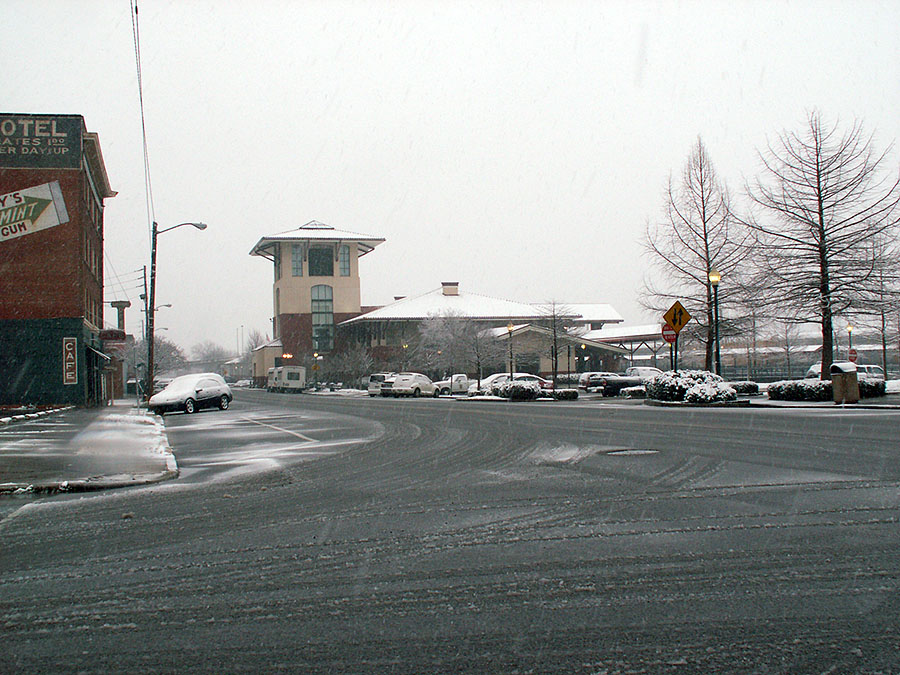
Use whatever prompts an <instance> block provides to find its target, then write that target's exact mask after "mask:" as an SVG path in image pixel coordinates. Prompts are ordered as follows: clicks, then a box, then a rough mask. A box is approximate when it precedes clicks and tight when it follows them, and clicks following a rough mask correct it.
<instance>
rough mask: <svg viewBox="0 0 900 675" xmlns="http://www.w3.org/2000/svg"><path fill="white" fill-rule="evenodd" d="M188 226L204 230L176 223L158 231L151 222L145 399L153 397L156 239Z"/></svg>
mask: <svg viewBox="0 0 900 675" xmlns="http://www.w3.org/2000/svg"><path fill="white" fill-rule="evenodd" d="M185 225H190V226H191V227H196V228H197V229H198V230H205V229H206V223H178V225H172V227H165V228H163V229H161V230H160V229H159V225H157V223H156V221H153V228H152V230H151V232H150V298H149V300H150V301H149V302H148V303H147V387H146V389H145V393H146V395H147V398H150V397H151V396H153V365H154V364H153V321H154V317H155V316H156V310H157V307H156V238H157V237H158V236H159V235H161V234H162V233H163V232H168V231H169V230H174V229H175V228H176V227H184V226H185Z"/></svg>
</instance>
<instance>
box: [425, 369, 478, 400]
mask: <svg viewBox="0 0 900 675" xmlns="http://www.w3.org/2000/svg"><path fill="white" fill-rule="evenodd" d="M470 384H471V381H470V380H469V377H468V375H466V374H465V373H457V374H456V375H451V376H450V377H449V378H448V379H446V380H439V381H437V382H435V383H434V386H435V387H437V389H438V392H439V393H440V395H441V396H449V395H450V394H468V393H469V385H470Z"/></svg>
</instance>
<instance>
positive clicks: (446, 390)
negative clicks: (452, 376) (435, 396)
mask: <svg viewBox="0 0 900 675" xmlns="http://www.w3.org/2000/svg"><path fill="white" fill-rule="evenodd" d="M449 395H450V388H449V387H444V388H443V389H441V396H449Z"/></svg>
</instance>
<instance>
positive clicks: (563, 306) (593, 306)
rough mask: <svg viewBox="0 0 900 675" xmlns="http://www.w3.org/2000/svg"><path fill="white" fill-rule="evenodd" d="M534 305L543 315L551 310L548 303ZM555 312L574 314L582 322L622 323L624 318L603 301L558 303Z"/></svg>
mask: <svg viewBox="0 0 900 675" xmlns="http://www.w3.org/2000/svg"><path fill="white" fill-rule="evenodd" d="M535 307H537V308H539V309H540V310H541V311H542V312H543V313H544V314H545V315H546V314H549V313H550V312H551V310H552V307H551V305H550V304H548V303H546V302H544V303H535ZM556 310H557V313H559V314H562V315H565V316H568V315H570V314H571V315H576V316H579V317H580V319H578V320H579V321H581V322H584V323H622V322H623V321H624V320H625V319H624V318H622V315H621V314H619V313H618V312H617V311H616V310H615V309H614V308H613V306H612V305H607V304H604V303H578V302H576V303H571V302H566V303H562V302H561V303H558V304H557V306H556Z"/></svg>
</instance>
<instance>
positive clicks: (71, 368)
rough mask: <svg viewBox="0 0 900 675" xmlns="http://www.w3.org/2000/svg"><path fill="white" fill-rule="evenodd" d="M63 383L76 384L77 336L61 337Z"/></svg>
mask: <svg viewBox="0 0 900 675" xmlns="http://www.w3.org/2000/svg"><path fill="white" fill-rule="evenodd" d="M63 384H78V339H77V338H73V337H64V338H63Z"/></svg>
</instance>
